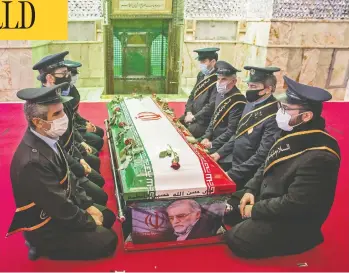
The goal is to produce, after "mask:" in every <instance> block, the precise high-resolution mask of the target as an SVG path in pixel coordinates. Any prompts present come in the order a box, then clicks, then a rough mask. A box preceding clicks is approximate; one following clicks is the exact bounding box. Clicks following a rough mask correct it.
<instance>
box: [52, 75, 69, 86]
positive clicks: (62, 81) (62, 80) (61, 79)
mask: <svg viewBox="0 0 349 273" xmlns="http://www.w3.org/2000/svg"><path fill="white" fill-rule="evenodd" d="M64 82H67V83H70V82H71V76H70V75H69V76H68V77H63V78H57V77H56V80H55V85H58V84H61V83H64Z"/></svg>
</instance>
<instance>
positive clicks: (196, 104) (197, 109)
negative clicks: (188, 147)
mask: <svg viewBox="0 0 349 273" xmlns="http://www.w3.org/2000/svg"><path fill="white" fill-rule="evenodd" d="M215 74H216V69H215V70H213V71H212V72H211V74H210V75H208V77H210V79H211V81H210V82H209V84H208V85H206V87H208V88H207V90H206V91H204V92H202V93H201V92H196V90H197V87H198V86H200V84H204V83H205V80H206V79H208V77H206V78H205V75H204V74H203V73H201V72H199V74H198V76H197V80H196V84H195V87H194V89H193V90H192V91H191V93H190V95H189V99H188V101H187V104H186V106H185V114H186V113H187V112H191V113H192V114H193V115H194V117H195V122H197V123H198V124H200V125H205V126H208V125H209V124H210V121H211V117H212V114H213V111H214V104H215V101H216V95H217V90H216V81H217V76H216V75H215ZM207 81H209V80H207ZM204 89H206V88H204ZM200 93H201V95H199V94H200ZM196 96H197V97H196Z"/></svg>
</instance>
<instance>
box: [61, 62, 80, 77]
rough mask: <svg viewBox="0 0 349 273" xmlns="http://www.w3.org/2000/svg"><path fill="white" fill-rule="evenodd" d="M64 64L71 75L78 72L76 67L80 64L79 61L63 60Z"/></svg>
mask: <svg viewBox="0 0 349 273" xmlns="http://www.w3.org/2000/svg"><path fill="white" fill-rule="evenodd" d="M64 64H65V66H66V67H67V68H68V70H69V71H70V72H71V73H72V75H73V76H74V75H76V74H79V71H78V67H81V66H82V64H81V63H79V62H74V61H70V60H64Z"/></svg>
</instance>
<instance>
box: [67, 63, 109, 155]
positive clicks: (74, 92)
mask: <svg viewBox="0 0 349 273" xmlns="http://www.w3.org/2000/svg"><path fill="white" fill-rule="evenodd" d="M64 64H65V66H66V67H67V68H68V70H69V71H70V74H71V82H70V88H69V89H68V90H67V93H66V94H62V95H65V96H71V97H73V99H72V100H71V101H69V104H70V105H71V108H72V109H73V111H74V119H75V127H76V128H77V129H78V131H79V132H80V134H81V135H82V137H83V138H84V139H85V141H86V143H87V144H89V145H91V146H92V147H94V148H96V149H97V150H98V151H100V150H101V149H102V147H103V144H104V140H103V136H104V130H103V129H102V128H101V127H98V126H96V125H94V124H93V123H91V122H90V121H89V120H87V119H85V118H83V117H82V116H81V115H80V113H79V104H80V93H79V91H78V89H77V88H76V86H75V84H76V82H77V79H78V75H79V72H78V67H81V63H78V62H73V61H70V60H64Z"/></svg>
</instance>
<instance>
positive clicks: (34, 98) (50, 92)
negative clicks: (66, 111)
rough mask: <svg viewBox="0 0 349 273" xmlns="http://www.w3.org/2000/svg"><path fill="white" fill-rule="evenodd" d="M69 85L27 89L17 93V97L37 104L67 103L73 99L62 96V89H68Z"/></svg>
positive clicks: (62, 84) (65, 83)
mask: <svg viewBox="0 0 349 273" xmlns="http://www.w3.org/2000/svg"><path fill="white" fill-rule="evenodd" d="M68 86H69V83H67V82H64V83H61V84H58V85H53V86H50V87H40V88H26V89H22V90H20V91H18V92H17V97H18V98H20V99H22V100H26V101H29V102H32V103H37V104H55V103H59V102H62V103H65V102H67V101H70V100H71V99H72V98H73V97H70V96H61V93H62V89H63V90H64V89H66V88H67V87H68Z"/></svg>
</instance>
